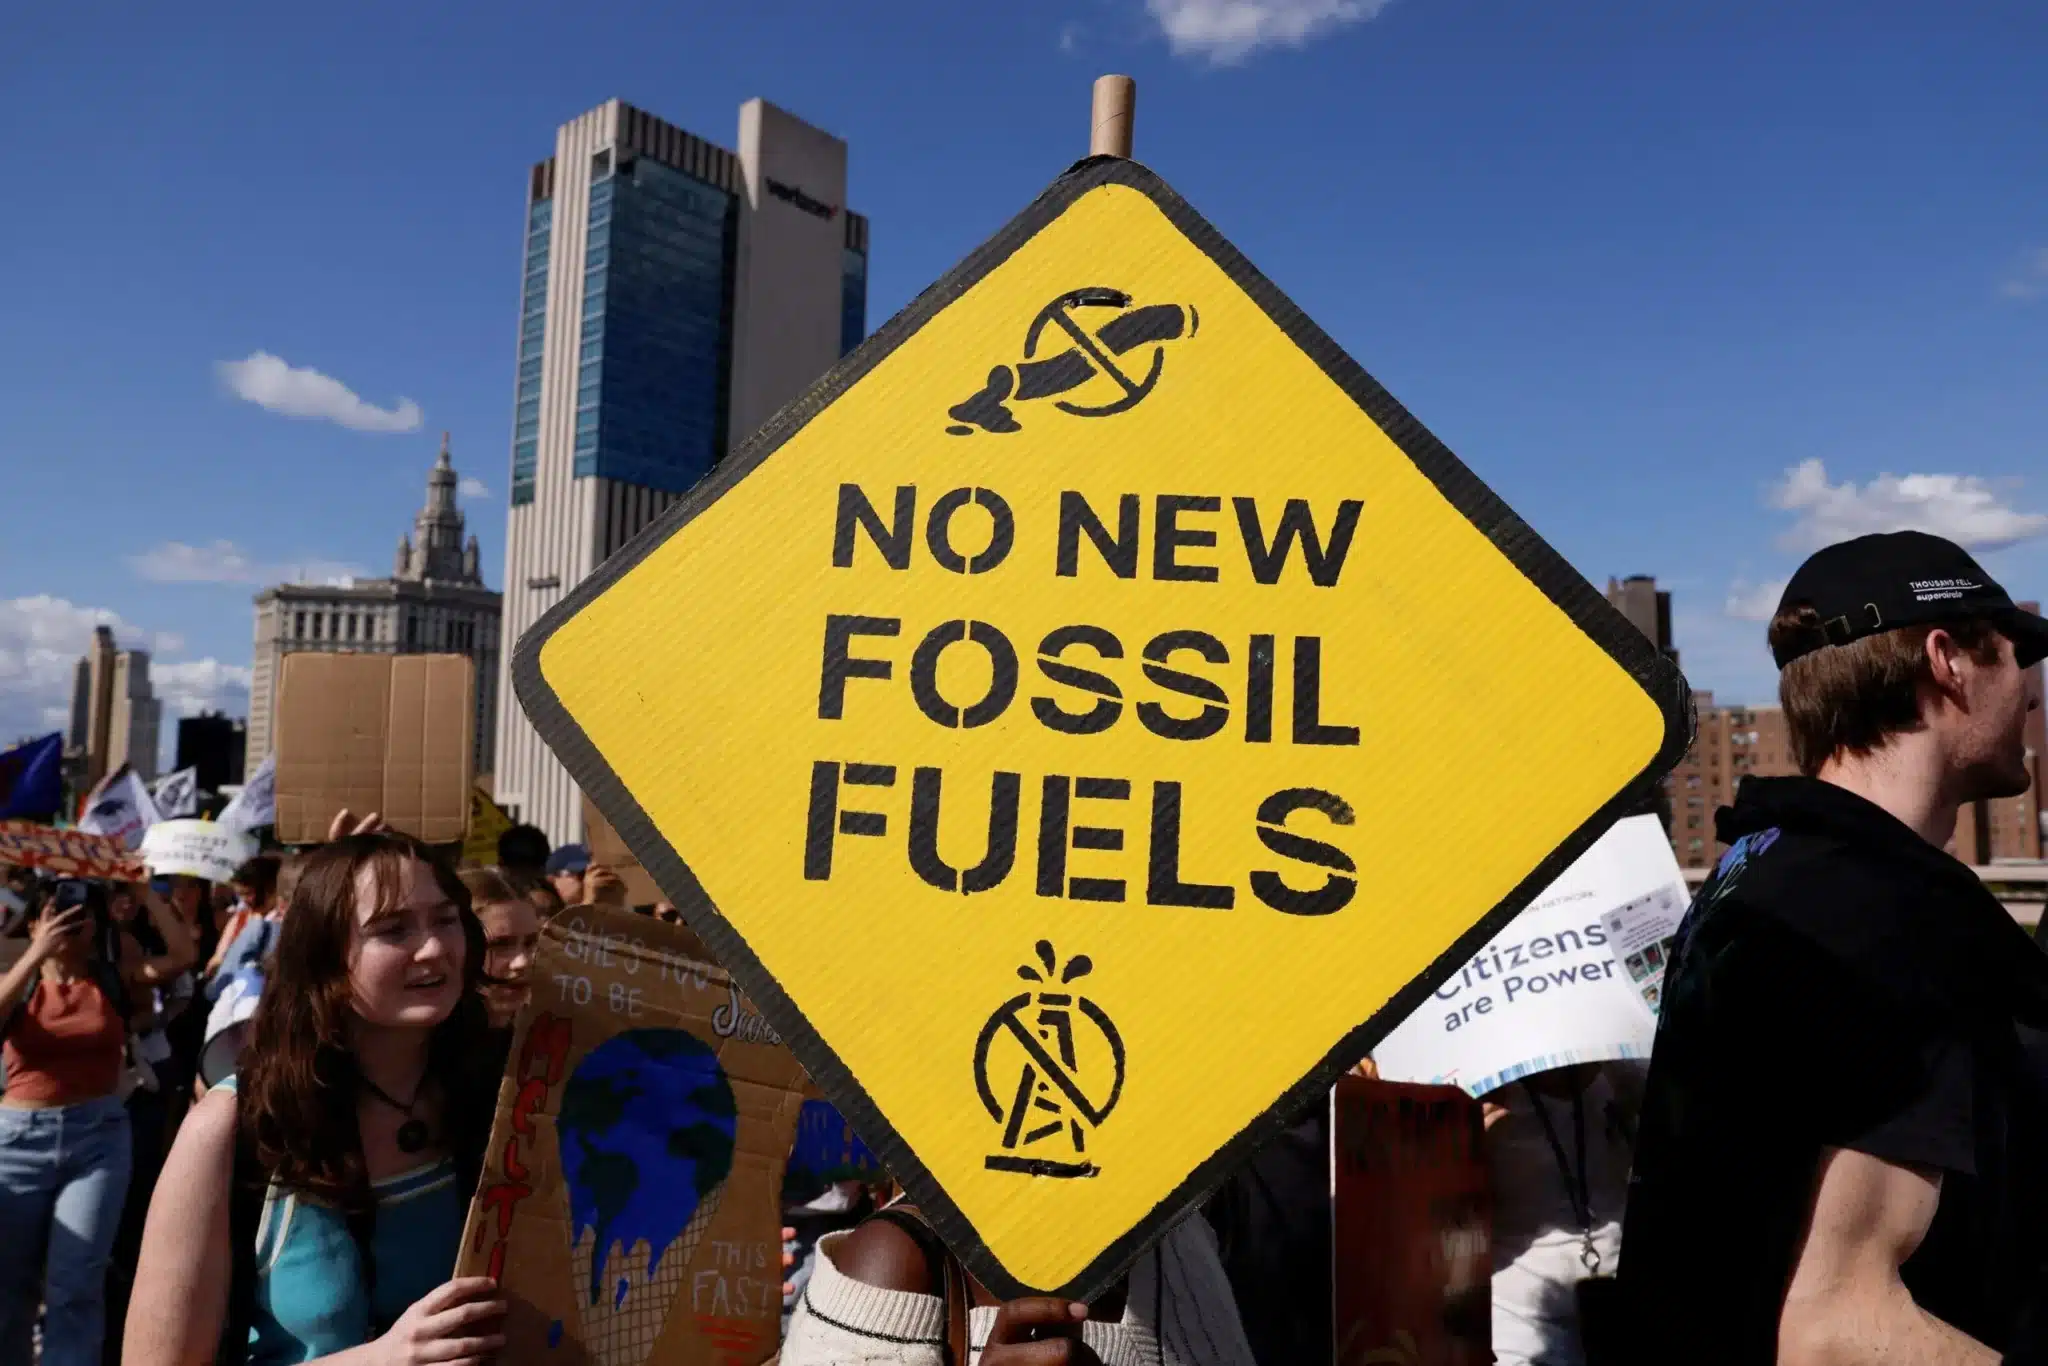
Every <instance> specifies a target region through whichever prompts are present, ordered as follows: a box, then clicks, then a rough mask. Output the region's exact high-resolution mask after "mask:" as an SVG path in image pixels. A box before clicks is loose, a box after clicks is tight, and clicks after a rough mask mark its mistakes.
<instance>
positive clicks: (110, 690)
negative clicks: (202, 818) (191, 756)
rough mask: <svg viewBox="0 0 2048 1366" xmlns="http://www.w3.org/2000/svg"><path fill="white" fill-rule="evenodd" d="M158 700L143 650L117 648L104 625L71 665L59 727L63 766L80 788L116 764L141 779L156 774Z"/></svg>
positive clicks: (160, 708) (160, 715)
mask: <svg viewBox="0 0 2048 1366" xmlns="http://www.w3.org/2000/svg"><path fill="white" fill-rule="evenodd" d="M162 722H163V703H162V702H161V701H159V700H158V699H157V696H156V693H155V691H154V690H153V689H152V688H151V687H150V684H149V651H147V650H120V649H116V648H115V646H114V633H113V631H111V630H109V629H108V628H107V627H105V626H95V627H93V629H92V644H91V646H90V647H89V648H88V649H87V650H86V653H85V655H84V656H83V657H82V658H81V659H80V660H79V661H78V664H77V667H76V668H75V669H74V670H73V671H72V684H71V723H70V725H69V726H68V727H67V729H66V732H65V750H66V759H67V761H68V762H67V768H68V770H69V773H70V778H71V782H72V786H73V788H74V789H75V790H76V791H77V792H78V793H79V794H81V795H82V794H83V793H85V792H86V791H87V790H88V789H90V788H91V787H92V785H93V784H94V783H97V782H98V781H99V780H100V779H101V778H103V777H105V776H106V774H107V773H108V772H109V771H110V770H112V769H116V768H119V767H120V766H121V765H122V764H128V765H129V766H131V767H132V768H134V770H135V771H136V772H137V773H138V774H140V775H141V776H142V777H143V778H144V779H145V780H147V779H152V778H155V777H156V756H157V736H158V731H159V729H160V727H161V725H162Z"/></svg>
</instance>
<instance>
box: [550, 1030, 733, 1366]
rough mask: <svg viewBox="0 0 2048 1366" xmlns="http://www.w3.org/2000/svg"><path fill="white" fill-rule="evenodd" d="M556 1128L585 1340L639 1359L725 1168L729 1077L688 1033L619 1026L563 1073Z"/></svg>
mask: <svg viewBox="0 0 2048 1366" xmlns="http://www.w3.org/2000/svg"><path fill="white" fill-rule="evenodd" d="M557 1132H558V1133H559V1134H560V1136H561V1144H562V1171H563V1175H564V1176H565V1177H566V1179H567V1184H568V1187H569V1238H570V1242H571V1265H573V1266H574V1268H575V1271H576V1277H577V1295H576V1305H577V1310H578V1313H579V1315H580V1317H581V1319H582V1323H583V1345H584V1347H585V1349H586V1350H587V1351H588V1352H589V1353H590V1355H591V1357H592V1358H593V1359H594V1360H596V1361H597V1362H599V1363H600V1364H601V1366H641V1363H643V1362H645V1361H646V1360H647V1356H648V1354H649V1353H650V1352H651V1351H652V1350H653V1348H654V1344H655V1342H656V1341H657V1340H659V1339H660V1337H661V1332H662V1328H663V1326H664V1325H665V1324H666V1323H667V1322H668V1315H669V1309H670V1307H671V1306H672V1305H673V1304H674V1303H675V1299H676V1294H677V1292H678V1291H679V1290H681V1288H682V1286H683V1283H684V1279H685V1277H686V1276H687V1275H688V1268H689V1261H690V1255H691V1253H692V1252H694V1251H695V1249H696V1246H697V1242H698V1240H699V1239H700V1238H701V1237H702V1236H703V1233H704V1230H705V1229H706V1228H708V1227H709V1226H710V1223H711V1219H712V1216H713V1215H714V1214H716V1213H717V1210H718V1201H719V1196H720V1195H721V1194H723V1192H724V1189H725V1179H726V1176H727V1174H728V1173H730V1172H731V1170H732V1155H733V1146H734V1142H735V1138H736V1132H737V1109H736V1107H735V1105H734V1103H733V1093H732V1085H731V1083H730V1082H729V1081H727V1080H726V1076H725V1072H724V1069H722V1068H721V1067H720V1066H719V1065H718V1055H717V1054H716V1053H715V1052H714V1051H713V1050H712V1048H711V1046H710V1045H709V1044H707V1043H705V1042H704V1041H703V1040H701V1039H699V1038H698V1037H697V1036H696V1035H694V1034H691V1033H689V1032H688V1031H686V1030H680V1029H631V1030H627V1031H626V1032H624V1033H622V1034H617V1035H614V1036H613V1037H612V1038H610V1039H607V1040H605V1042H603V1043H601V1044H599V1045H598V1046H597V1047H596V1048H594V1049H592V1050H591V1051H590V1052H589V1053H588V1054H586V1055H585V1056H584V1058H583V1060H582V1061H581V1062H579V1063H577V1065H576V1070H575V1071H574V1072H572V1073H570V1075H569V1080H568V1082H567V1084H566V1085H565V1086H564V1087H563V1090H562V1105H561V1112H560V1116H559V1118H558V1120H557Z"/></svg>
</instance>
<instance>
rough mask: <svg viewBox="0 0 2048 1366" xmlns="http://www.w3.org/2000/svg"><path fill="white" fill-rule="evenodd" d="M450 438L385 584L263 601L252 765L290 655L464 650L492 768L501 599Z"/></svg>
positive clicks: (482, 744)
mask: <svg viewBox="0 0 2048 1366" xmlns="http://www.w3.org/2000/svg"><path fill="white" fill-rule="evenodd" d="M455 487H456V474H455V466H454V463H453V461H452V460H451V459H450V457H449V454H448V434H447V433H446V432H443V433H442V434H441V453H440V455H439V456H438V457H437V458H436V459H435V461H434V467H433V469H432V470H430V471H429V472H428V474H427V501H426V505H425V506H424V507H422V508H421V509H420V511H419V515H418V516H416V517H414V518H413V519H412V530H411V531H410V532H408V533H406V534H405V535H403V536H400V537H399V538H398V553H397V555H396V556H395V557H394V559H393V562H392V567H391V577H390V578H388V579H338V580H334V581H331V582H328V583H320V584H310V583H287V584H278V585H277V586H275V587H272V588H266V589H264V590H263V591H262V592H261V593H258V594H257V595H256V651H255V656H254V659H253V661H252V665H251V669H250V674H251V677H250V684H249V730H248V752H247V758H246V761H245V762H246V765H247V767H248V770H249V771H250V772H254V771H255V769H256V766H257V765H258V764H260V763H262V762H263V760H264V758H265V757H266V756H267V755H268V754H269V753H270V751H271V745H272V739H271V718H272V717H273V716H274V715H275V712H276V707H277V682H278V678H279V676H280V675H281V674H282V673H283V669H284V657H285V656H286V655H288V654H297V653H302V652H308V651H312V652H323V651H324V652H328V653H337V652H344V651H351V650H356V651H363V652H366V653H376V654H463V655H468V656H469V657H470V659H472V660H473V661H475V663H476V720H475V734H474V744H475V751H474V753H475V755H476V765H477V769H478V771H479V772H481V771H483V770H485V769H487V768H488V767H489V766H490V760H491V747H492V740H493V738H494V737H495V736H496V734H497V724H498V618H499V610H500V598H499V595H498V594H496V593H494V592H492V591H491V590H490V589H488V588H486V587H484V581H483V575H482V572H481V570H480V567H479V564H478V558H477V555H478V552H477V544H476V537H474V536H471V535H468V534H466V528H465V526H464V523H463V518H462V509H461V508H459V507H457V506H456V502H455Z"/></svg>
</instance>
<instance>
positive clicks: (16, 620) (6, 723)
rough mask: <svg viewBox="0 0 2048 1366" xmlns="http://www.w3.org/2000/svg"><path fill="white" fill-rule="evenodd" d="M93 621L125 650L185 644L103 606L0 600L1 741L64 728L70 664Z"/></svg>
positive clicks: (41, 598)
mask: <svg viewBox="0 0 2048 1366" xmlns="http://www.w3.org/2000/svg"><path fill="white" fill-rule="evenodd" d="M95 626H105V627H109V628H110V629H112V631H113V632H114V639H115V641H116V642H118V643H119V644H120V645H121V646H122V647H123V648H124V649H147V650H159V651H177V650H181V649H183V648H184V644H185V642H184V641H183V639H181V638H180V637H178V636H176V635H172V634H169V633H168V632H152V631H145V630H143V629H141V628H140V627H137V626H134V625H131V624H130V623H128V622H125V621H123V620H122V619H121V618H120V617H119V616H118V615H116V614H115V613H113V612H110V611H108V610H107V609H105V608H103V607H81V606H79V605H77V604H75V603H71V602H67V601H65V600H64V599H63V598H53V597H51V596H49V595H48V594H39V595H37V596H35V597H29V598H13V599H7V600H0V746H5V745H8V744H12V743H13V742H14V741H15V740H16V739H18V738H20V737H21V736H24V735H30V734H47V733H48V732H50V731H52V730H61V729H63V727H64V725H65V723H66V721H67V720H68V719H69V717H70V715H71V679H72V669H73V667H74V666H75V665H76V664H77V662H78V658H79V656H81V655H83V654H84V653H85V652H86V648H87V647H88V646H89V645H91V644H92V631H93V627H95Z"/></svg>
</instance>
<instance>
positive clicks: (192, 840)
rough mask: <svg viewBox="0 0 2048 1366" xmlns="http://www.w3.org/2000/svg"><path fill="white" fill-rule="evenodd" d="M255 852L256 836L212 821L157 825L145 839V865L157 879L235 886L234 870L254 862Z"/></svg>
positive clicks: (161, 823) (152, 827)
mask: <svg viewBox="0 0 2048 1366" xmlns="http://www.w3.org/2000/svg"><path fill="white" fill-rule="evenodd" d="M256 850H257V844H256V837H255V836H254V835H245V834H243V833H242V832H241V831H239V830H235V829H232V828H230V827H228V826H224V825H218V824H216V823H214V822H213V821H199V820H177V821H158V822H157V823H156V824H155V825H152V826H150V827H149V829H148V830H146V831H144V832H143V836H142V862H143V865H144V866H145V867H147V868H148V869H149V871H150V874H151V875H152V876H154V877H175V876H178V875H181V874H182V875H183V876H186V877H203V878H205V879H206V880H207V881H208V882H232V881H234V877H235V869H237V868H239V867H241V866H242V865H243V864H244V863H247V862H248V861H249V860H250V859H252V858H255V857H256Z"/></svg>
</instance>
